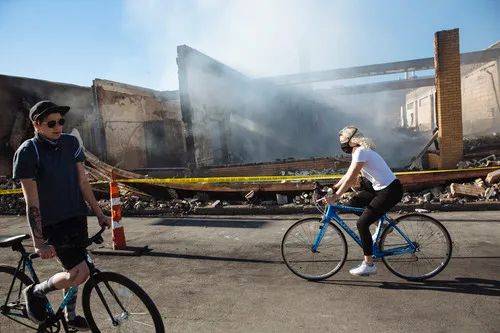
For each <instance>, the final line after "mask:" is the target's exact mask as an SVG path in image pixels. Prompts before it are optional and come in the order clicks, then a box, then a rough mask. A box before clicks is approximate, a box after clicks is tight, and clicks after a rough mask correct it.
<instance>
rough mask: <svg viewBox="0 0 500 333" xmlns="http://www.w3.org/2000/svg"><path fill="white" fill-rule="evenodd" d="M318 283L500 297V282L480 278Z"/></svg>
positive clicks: (329, 281) (332, 281)
mask: <svg viewBox="0 0 500 333" xmlns="http://www.w3.org/2000/svg"><path fill="white" fill-rule="evenodd" d="M318 283H325V284H332V285H341V286H356V287H370V288H382V289H392V290H432V291H442V292H452V293H461V294H472V295H485V296H500V281H498V280H489V279H479V278H464V277H458V278H455V280H431V281H425V282H386V281H357V280H327V281H320V282H318Z"/></svg>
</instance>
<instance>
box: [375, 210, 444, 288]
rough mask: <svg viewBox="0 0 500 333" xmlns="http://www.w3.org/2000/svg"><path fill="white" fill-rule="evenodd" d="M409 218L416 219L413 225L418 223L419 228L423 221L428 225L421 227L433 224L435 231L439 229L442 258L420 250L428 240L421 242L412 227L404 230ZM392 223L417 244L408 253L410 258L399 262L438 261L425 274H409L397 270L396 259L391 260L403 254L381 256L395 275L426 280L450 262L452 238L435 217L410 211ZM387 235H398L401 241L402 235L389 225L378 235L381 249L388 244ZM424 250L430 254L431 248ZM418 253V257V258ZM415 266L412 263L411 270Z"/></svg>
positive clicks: (407, 278)
mask: <svg viewBox="0 0 500 333" xmlns="http://www.w3.org/2000/svg"><path fill="white" fill-rule="evenodd" d="M410 219H416V220H418V222H417V223H416V224H415V225H418V227H420V228H422V226H423V223H426V225H428V227H424V228H423V229H426V228H427V229H429V230H430V229H431V225H433V226H434V227H435V230H436V231H437V230H439V232H440V236H441V237H442V239H443V240H444V241H445V244H444V246H442V249H441V250H440V252H443V254H444V256H443V258H438V257H432V256H430V257H425V255H426V252H424V251H423V250H422V247H423V246H424V245H427V244H429V241H428V240H427V241H426V242H422V240H421V239H420V238H422V237H417V236H420V235H419V234H418V231H417V232H415V228H412V229H411V230H406V231H404V229H408V228H409V227H408V226H407V225H409V223H410ZM394 223H395V224H396V225H398V227H399V228H400V229H401V230H403V232H404V233H405V234H406V235H407V236H408V238H410V240H411V241H412V242H415V243H416V245H418V250H417V252H415V253H414V254H411V255H409V257H411V258H408V259H406V260H405V259H400V260H399V262H400V263H405V262H406V265H409V264H408V263H411V262H415V263H417V262H418V261H419V260H420V261H424V260H426V261H427V263H428V264H429V263H431V264H432V261H431V260H437V261H438V262H439V263H438V264H437V265H436V267H435V268H434V269H432V270H430V271H429V272H427V273H425V274H420V275H415V274H411V275H410V274H408V273H406V272H402V271H401V270H398V269H397V268H396V266H397V265H395V263H396V262H397V261H396V260H394V261H393V258H400V257H402V256H405V255H402V256H400V255H394V256H386V257H382V261H383V262H384V264H385V266H386V267H387V269H389V271H391V273H393V274H394V275H396V276H398V277H400V278H402V279H405V280H408V281H423V280H427V279H430V278H432V277H434V276H436V275H437V274H439V273H440V272H442V271H443V270H444V269H445V268H446V266H447V265H448V263H449V262H450V259H451V255H452V252H453V243H452V240H451V237H450V234H449V232H448V230H447V229H446V228H445V226H444V225H443V224H442V223H441V222H439V221H438V220H436V219H435V218H433V217H430V216H428V215H424V214H419V213H411V214H406V215H403V216H400V217H398V218H397V219H396V220H394ZM405 223H406V226H405V225H403V224H405ZM431 232H432V231H431ZM389 235H395V237H399V240H400V241H403V238H402V236H401V235H400V234H399V233H398V232H397V231H394V230H393V228H390V227H389V228H386V229H385V230H384V231H383V233H382V235H381V237H380V243H379V244H380V249H381V251H384V249H385V248H386V247H388V244H386V242H389V240H388V237H390V236H389ZM395 237H393V238H395ZM431 237H434V234H431ZM406 243H407V242H406ZM397 245H401V244H397ZM425 251H427V255H429V254H430V253H429V252H430V251H431V250H430V249H428V248H425ZM419 255H420V258H419ZM431 255H432V254H431ZM408 267H409V266H408ZM415 267H416V266H415V265H413V268H411V270H412V272H414V271H415ZM418 272H419V270H418V269H417V273H418Z"/></svg>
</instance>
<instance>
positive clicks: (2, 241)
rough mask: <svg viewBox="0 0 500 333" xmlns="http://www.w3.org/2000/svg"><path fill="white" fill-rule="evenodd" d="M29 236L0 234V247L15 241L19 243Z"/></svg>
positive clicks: (10, 244)
mask: <svg viewBox="0 0 500 333" xmlns="http://www.w3.org/2000/svg"><path fill="white" fill-rule="evenodd" d="M28 238H31V236H30V235H27V234H24V235H16V236H0V247H9V246H12V245H14V244H16V243H21V242H22V241H23V240H25V239H28Z"/></svg>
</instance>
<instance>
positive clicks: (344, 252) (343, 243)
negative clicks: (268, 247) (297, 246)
mask: <svg viewBox="0 0 500 333" xmlns="http://www.w3.org/2000/svg"><path fill="white" fill-rule="evenodd" d="M308 222H314V223H315V224H317V225H318V228H319V226H320V225H321V223H322V220H321V218H305V219H301V220H299V221H297V222H295V223H294V224H292V225H291V226H290V228H288V230H287V231H286V232H285V234H284V235H283V238H282V240H281V256H282V258H283V261H284V262H285V265H286V266H287V267H288V269H289V270H290V271H292V273H294V274H295V275H297V276H299V277H301V278H303V279H306V280H309V281H320V280H324V279H327V278H329V277H331V276H332V275H334V274H336V273H337V272H338V271H340V269H342V266H344V263H345V262H346V259H347V252H348V248H347V241H346V239H345V236H344V234H343V233H342V231H340V229H339V228H338V227H337V226H336V225H335V224H333V223H332V222H329V226H328V228H329V229H330V228H331V230H333V231H334V232H335V234H336V235H338V237H339V239H340V245H341V246H342V253H341V257H340V259H339V262H338V263H337V265H336V266H335V267H334V268H333V269H330V270H328V271H327V272H326V273H323V274H315V275H312V274H306V273H304V272H302V271H300V270H299V269H298V268H296V267H295V266H294V265H292V261H291V260H290V258H289V257H287V253H286V252H287V251H286V244H285V243H286V241H287V239H288V237H289V235H291V233H292V231H293V230H294V229H296V228H297V227H299V226H300V225H301V224H305V223H308ZM325 236H326V235H325ZM312 238H313V237H309V242H310V244H305V245H306V247H304V248H305V249H307V250H310V249H311V247H312V242H313V240H312ZM324 239H325V237H324V238H323V240H324ZM322 242H323V241H322ZM320 248H321V244H320ZM307 250H306V253H307ZM311 253H312V251H311ZM312 256H313V257H314V254H313V255H312ZM308 262H309V263H310V260H308ZM313 262H317V261H316V260H314V259H313Z"/></svg>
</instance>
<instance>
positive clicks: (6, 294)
mask: <svg viewBox="0 0 500 333" xmlns="http://www.w3.org/2000/svg"><path fill="white" fill-rule="evenodd" d="M103 231H104V229H101V230H100V231H99V232H98V233H97V234H95V235H94V236H92V237H91V238H89V239H88V240H87V242H85V243H84V244H80V245H76V244H75V246H83V247H88V246H90V245H91V244H92V243H96V244H101V243H102V242H103V239H102V236H101V234H102V233H103ZM29 238H30V236H29V235H24V234H23V235H17V236H12V237H0V248H7V247H11V248H12V250H13V251H16V252H19V253H20V255H21V258H20V260H19V263H18V265H17V267H11V266H4V265H0V313H1V314H2V315H3V316H4V317H2V316H0V332H3V330H2V329H5V332H17V326H19V325H22V326H24V331H26V330H29V329H31V330H34V331H36V332H43V333H57V332H59V331H60V330H61V329H63V330H64V331H65V332H72V330H70V329H69V328H68V324H67V322H66V320H65V318H64V314H63V309H64V307H65V306H66V304H67V303H68V301H69V299H70V298H71V297H73V296H74V294H75V293H76V292H77V288H75V287H72V288H69V291H68V292H67V293H66V295H65V297H64V299H63V301H62V303H61V305H60V306H59V307H58V308H57V310H55V311H54V309H53V308H52V306H51V305H50V304H48V305H47V312H48V317H47V319H46V320H45V321H44V322H43V323H41V324H40V325H34V324H33V323H32V322H31V321H30V320H29V319H28V315H27V312H26V304H25V303H24V300H23V299H22V297H21V292H22V290H23V288H24V287H26V286H29V285H31V284H33V283H39V279H38V276H37V274H36V273H35V269H34V267H33V262H32V259H35V258H37V257H38V254H35V253H28V252H27V251H26V250H25V248H24V246H23V245H22V243H21V242H22V241H23V240H25V239H29ZM87 265H88V266H89V270H90V276H89V279H88V280H87V282H86V283H85V286H84V287H83V291H82V307H83V312H84V314H85V317H86V319H87V321H88V323H89V325H90V328H91V330H92V332H103V333H104V332H141V333H146V332H156V333H163V332H165V328H164V326H163V321H162V318H161V315H160V312H159V311H158V309H157V308H156V305H155V304H154V303H153V301H152V300H151V298H150V297H149V296H148V294H146V292H145V291H144V290H143V289H142V288H141V287H139V286H138V285H137V284H136V283H135V282H133V281H132V280H130V279H128V278H126V277H125V276H123V275H120V274H117V273H113V272H101V271H100V270H98V269H97V268H96V267H95V266H94V261H93V260H92V258H91V257H90V255H87ZM26 269H27V271H28V273H29V274H30V275H31V277H29V276H28V275H27V274H26V273H25V271H26Z"/></svg>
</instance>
